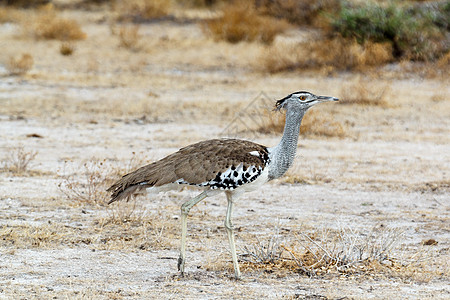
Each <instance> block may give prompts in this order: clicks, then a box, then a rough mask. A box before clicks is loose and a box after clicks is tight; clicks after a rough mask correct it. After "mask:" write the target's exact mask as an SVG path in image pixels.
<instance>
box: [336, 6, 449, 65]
mask: <svg viewBox="0 0 450 300" xmlns="http://www.w3.org/2000/svg"><path fill="white" fill-rule="evenodd" d="M441 6H442V7H440V6H437V7H434V8H430V9H423V8H422V6H414V7H411V6H410V7H401V6H399V5H398V4H396V3H395V2H392V3H390V4H389V5H386V6H383V5H382V4H379V3H370V4H367V5H364V6H354V5H351V4H349V3H345V4H344V5H343V6H342V8H341V10H340V12H339V14H338V16H337V17H336V18H335V19H334V20H332V21H331V23H332V26H333V29H334V31H336V32H338V33H339V34H341V35H342V36H343V37H351V38H355V39H356V40H357V41H358V42H359V43H361V44H362V43H364V42H365V41H367V40H369V41H373V42H386V41H388V42H390V43H392V47H393V55H394V56H395V57H396V58H400V57H406V58H409V59H413V60H428V59H435V58H438V57H440V56H442V54H444V53H445V52H446V51H448V43H446V40H445V39H446V37H445V31H446V30H448V14H449V13H448V11H449V6H450V5H448V4H444V5H441Z"/></svg>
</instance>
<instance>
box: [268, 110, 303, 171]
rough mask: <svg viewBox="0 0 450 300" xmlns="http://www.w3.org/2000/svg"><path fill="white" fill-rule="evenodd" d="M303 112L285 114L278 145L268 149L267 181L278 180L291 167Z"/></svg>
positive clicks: (292, 111)
mask: <svg viewBox="0 0 450 300" xmlns="http://www.w3.org/2000/svg"><path fill="white" fill-rule="evenodd" d="M304 115H305V110H300V111H296V110H294V109H293V110H291V111H290V110H288V111H287V112H286V123H285V125H284V132H283V136H282V137H281V141H280V143H279V144H278V145H277V146H275V147H273V148H270V149H269V151H270V153H269V155H270V164H269V180H272V179H276V178H279V177H281V176H283V175H284V173H286V171H287V170H288V169H289V168H290V167H291V166H292V163H293V162H294V157H295V151H296V150H297V142H298V136H299V134H300V124H301V123H302V119H303V116H304Z"/></svg>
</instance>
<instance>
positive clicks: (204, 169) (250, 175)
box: [107, 91, 339, 279]
mask: <svg viewBox="0 0 450 300" xmlns="http://www.w3.org/2000/svg"><path fill="white" fill-rule="evenodd" d="M338 100H339V99H338V98H335V97H328V96H316V95H314V94H312V93H310V92H306V91H299V92H294V93H291V94H289V95H288V96H286V97H284V98H282V99H280V100H277V101H276V103H275V107H274V110H275V111H281V110H285V113H286V121H285V125H284V130H283V135H282V137H281V140H280V142H279V143H278V144H277V145H276V146H274V147H266V146H263V145H260V144H257V143H254V142H251V141H247V140H242V139H231V138H229V139H211V140H206V141H201V142H198V143H195V144H191V145H189V146H186V147H184V148H181V149H180V150H178V151H177V152H175V153H173V154H170V155H168V156H166V157H164V158H162V159H161V160H158V161H155V162H153V163H150V164H148V165H145V166H143V167H141V168H138V169H137V170H135V171H133V172H131V173H128V174H126V175H124V176H123V177H122V178H121V179H119V180H118V181H117V182H116V183H114V184H113V185H112V186H111V187H110V188H108V189H107V191H108V192H110V193H111V199H110V200H109V202H108V203H109V204H110V203H113V202H115V201H119V200H122V199H127V200H128V199H130V197H132V196H136V195H138V194H142V193H145V192H146V191H147V192H149V193H152V194H153V193H154V194H157V193H160V192H165V191H169V190H174V189H175V190H176V189H180V187H182V186H185V185H189V186H195V187H198V188H200V189H201V190H202V192H201V193H200V194H198V195H197V196H196V197H194V198H192V199H190V200H188V201H186V202H184V203H183V204H182V205H181V218H180V219H181V246H180V254H179V258H178V264H177V266H178V271H179V272H180V273H181V275H182V276H183V275H184V272H185V262H186V235H187V216H188V213H189V211H190V209H191V208H192V207H193V206H194V205H196V204H197V203H199V202H200V201H202V200H203V199H205V198H206V197H210V196H213V195H216V194H218V193H221V192H224V193H225V195H226V198H227V211H226V216H225V229H226V232H227V235H228V241H229V246H230V250H231V258H232V261H233V267H234V277H235V278H236V279H241V272H240V270H239V264H238V259H237V255H236V246H235V242H234V232H233V225H232V221H231V216H232V213H233V205H234V203H235V201H236V199H237V198H239V196H241V195H242V194H243V193H245V192H249V191H254V190H257V189H258V188H259V187H261V186H262V185H263V184H264V183H266V182H268V181H270V180H273V179H277V178H280V177H282V176H283V175H284V174H285V173H286V171H287V170H288V169H289V168H290V167H291V166H292V164H293V161H294V157H295V154H296V150H297V142H298V138H299V134H300V125H301V122H302V119H303V116H304V115H305V113H306V111H307V110H308V109H309V108H311V107H312V106H314V105H316V104H318V103H322V102H327V101H338Z"/></svg>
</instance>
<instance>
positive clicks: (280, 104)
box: [273, 91, 310, 111]
mask: <svg viewBox="0 0 450 300" xmlns="http://www.w3.org/2000/svg"><path fill="white" fill-rule="evenodd" d="M301 93H304V94H310V93H309V92H306V91H299V92H295V93H292V94H289V95H287V96H286V97H284V98H283V99H280V100H277V102H276V103H275V108H274V109H273V110H275V111H279V110H281V109H282V108H283V107H284V104H285V103H286V100H287V99H289V98H291V97H292V95H294V94H301Z"/></svg>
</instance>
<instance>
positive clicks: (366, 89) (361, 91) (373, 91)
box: [341, 77, 394, 107]
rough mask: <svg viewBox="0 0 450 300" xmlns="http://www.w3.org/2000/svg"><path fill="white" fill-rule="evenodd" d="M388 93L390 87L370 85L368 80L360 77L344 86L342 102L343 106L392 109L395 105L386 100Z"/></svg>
mask: <svg viewBox="0 0 450 300" xmlns="http://www.w3.org/2000/svg"><path fill="white" fill-rule="evenodd" d="M388 92H389V85H387V84H385V85H379V84H369V83H368V81H367V80H364V79H362V77H359V78H358V79H356V80H354V81H353V82H349V83H347V84H345V85H343V86H342V89H341V95H342V99H341V101H342V103H343V104H359V105H369V106H381V107H392V106H394V105H393V104H392V103H389V102H388V101H387V99H386V96H387V93H388Z"/></svg>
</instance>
